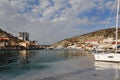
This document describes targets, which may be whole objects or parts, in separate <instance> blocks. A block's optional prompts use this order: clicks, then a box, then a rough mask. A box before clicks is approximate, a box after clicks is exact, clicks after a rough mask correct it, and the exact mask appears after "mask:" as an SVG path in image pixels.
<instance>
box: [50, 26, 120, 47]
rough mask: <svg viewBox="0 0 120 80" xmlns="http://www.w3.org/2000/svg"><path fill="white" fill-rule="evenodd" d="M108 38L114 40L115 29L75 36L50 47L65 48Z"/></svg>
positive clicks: (119, 36)
mask: <svg viewBox="0 0 120 80" xmlns="http://www.w3.org/2000/svg"><path fill="white" fill-rule="evenodd" d="M118 32H119V33H118V38H120V28H119V30H118ZM108 37H113V38H115V28H110V29H103V30H98V31H95V32H91V33H87V34H83V35H80V36H75V37H72V38H68V39H64V40H62V41H59V42H56V43H54V44H53V45H52V46H53V47H57V46H59V45H63V46H64V47H67V46H68V45H69V44H74V43H75V44H78V43H79V44H80V43H84V42H85V41H87V40H98V41H99V40H101V39H106V38H108Z"/></svg>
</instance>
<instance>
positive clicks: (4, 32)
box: [0, 29, 20, 42]
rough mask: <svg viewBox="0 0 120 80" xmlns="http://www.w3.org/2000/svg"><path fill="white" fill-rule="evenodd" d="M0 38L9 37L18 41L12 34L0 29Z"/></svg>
mask: <svg viewBox="0 0 120 80" xmlns="http://www.w3.org/2000/svg"><path fill="white" fill-rule="evenodd" d="M0 38H9V39H10V40H12V41H15V42H17V41H20V40H19V39H18V38H17V37H15V36H13V35H12V34H10V33H8V32H6V31H4V30H2V29H0Z"/></svg>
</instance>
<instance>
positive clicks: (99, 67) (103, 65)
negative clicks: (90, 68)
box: [95, 61, 120, 80]
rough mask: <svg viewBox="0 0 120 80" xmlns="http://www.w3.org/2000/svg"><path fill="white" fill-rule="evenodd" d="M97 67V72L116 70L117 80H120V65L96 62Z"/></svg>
mask: <svg viewBox="0 0 120 80" xmlns="http://www.w3.org/2000/svg"><path fill="white" fill-rule="evenodd" d="M95 67H96V70H106V69H113V70H115V80H119V79H120V78H119V70H120V63H113V62H98V61H95Z"/></svg>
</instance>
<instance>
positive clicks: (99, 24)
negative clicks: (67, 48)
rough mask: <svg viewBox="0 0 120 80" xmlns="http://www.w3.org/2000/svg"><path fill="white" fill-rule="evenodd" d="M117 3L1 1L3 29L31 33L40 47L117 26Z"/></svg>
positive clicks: (92, 0)
mask: <svg viewBox="0 0 120 80" xmlns="http://www.w3.org/2000/svg"><path fill="white" fill-rule="evenodd" d="M115 5H116V4H115V0H0V28H2V29H3V30H5V31H7V32H8V33H11V34H13V35H14V36H18V32H28V33H30V40H37V41H38V43H39V44H53V43H55V42H57V41H60V40H63V39H66V38H70V37H73V36H78V35H82V34H85V33H89V32H93V31H96V30H100V29H105V28H107V27H108V26H110V27H113V26H114V25H115V24H114V23H115V12H116V11H115V7H116V6H115Z"/></svg>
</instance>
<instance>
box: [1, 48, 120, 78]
mask: <svg viewBox="0 0 120 80" xmlns="http://www.w3.org/2000/svg"><path fill="white" fill-rule="evenodd" d="M119 67H120V64H119V63H108V62H95V61H94V60H93V56H92V55H91V54H90V53H85V52H84V51H80V50H74V49H71V50H67V49H65V50H64V49H62V50H29V51H26V50H22V51H1V52H0V80H120V78H119V69H120V68H119ZM85 76H87V77H85Z"/></svg>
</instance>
